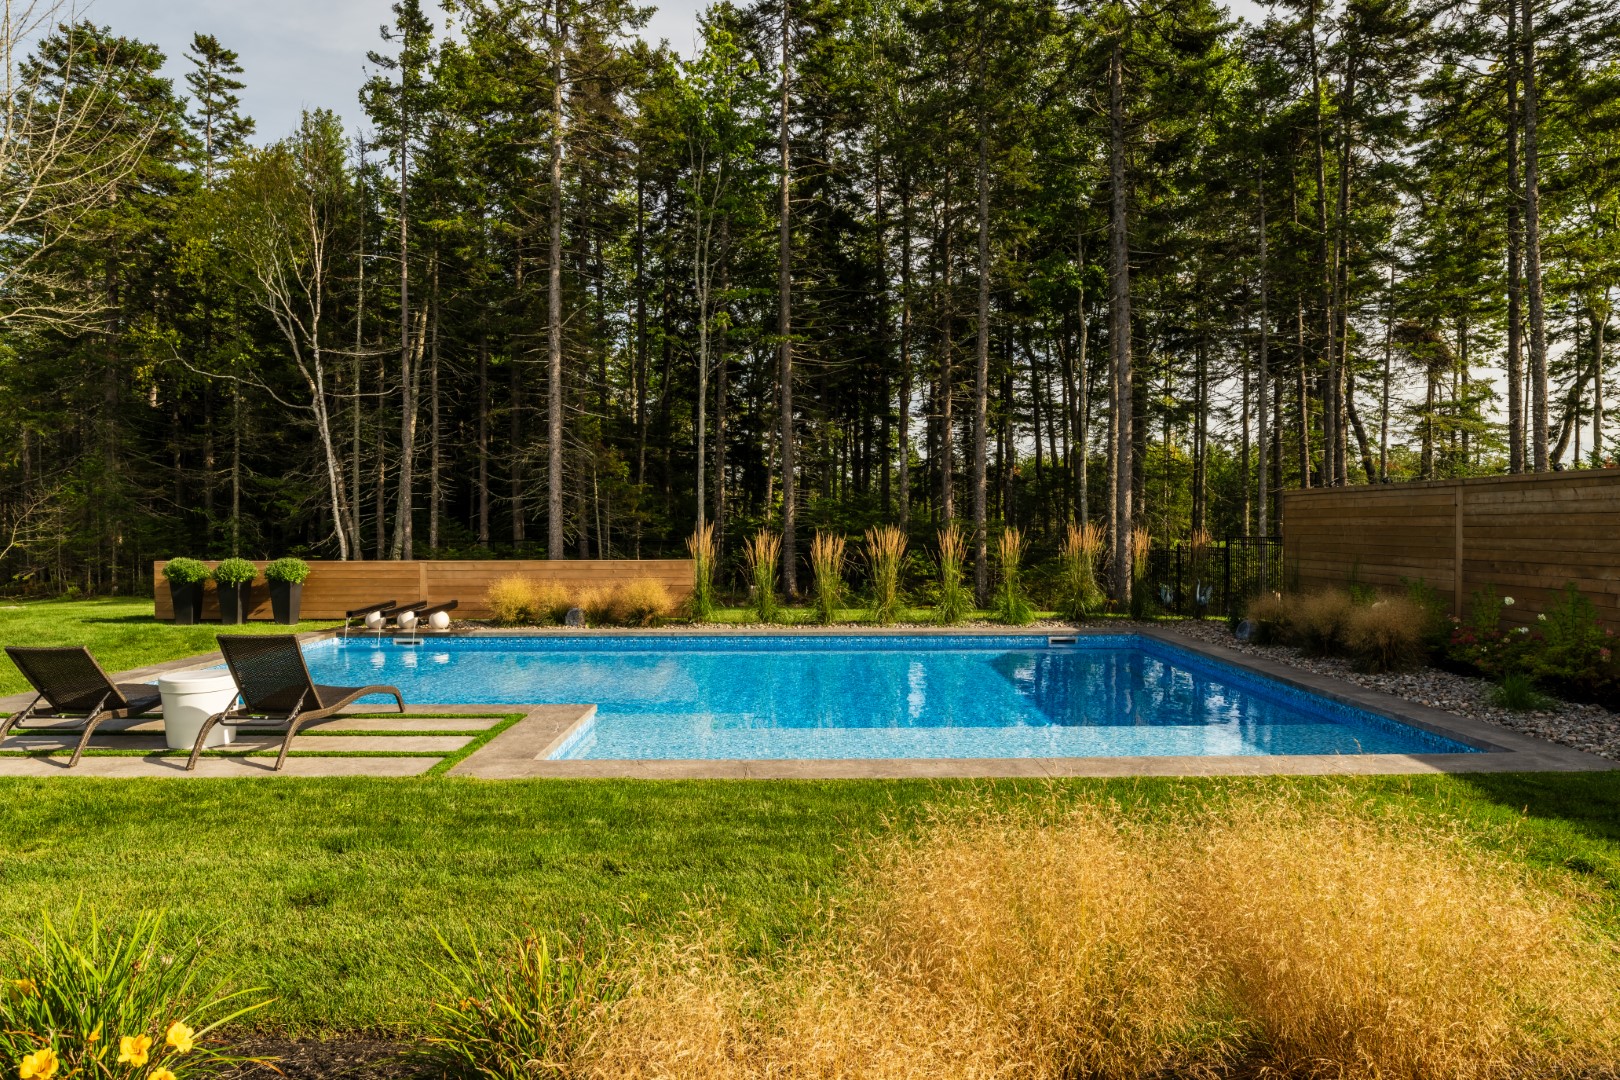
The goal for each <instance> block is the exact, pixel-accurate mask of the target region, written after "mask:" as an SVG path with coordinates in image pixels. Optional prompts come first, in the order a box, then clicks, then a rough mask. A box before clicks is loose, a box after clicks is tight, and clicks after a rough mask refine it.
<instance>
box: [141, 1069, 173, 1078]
mask: <svg viewBox="0 0 1620 1080" xmlns="http://www.w3.org/2000/svg"><path fill="white" fill-rule="evenodd" d="M146 1080H174V1073H172V1072H170V1071H169V1070H168V1069H165V1068H163V1067H162V1066H161V1065H160V1066H158V1067H157V1068H155V1069H153V1070H152V1071H151V1072H149V1073H147V1074H146Z"/></svg>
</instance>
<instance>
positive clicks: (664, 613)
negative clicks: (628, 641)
mask: <svg viewBox="0 0 1620 1080" xmlns="http://www.w3.org/2000/svg"><path fill="white" fill-rule="evenodd" d="M615 592H616V594H617V595H616V596H615V598H614V599H615V611H614V614H615V615H616V616H617V617H618V618H619V620H620V621H622V622H624V623H625V624H627V625H629V626H656V625H657V624H658V623H659V622H661V621H663V620H664V619H667V618H669V617H670V615H671V614H673V613H674V611H675V601H674V600H672V599H670V595H669V590H668V589H667V588H665V587H664V583H663V582H661V581H659V580H658V579H657V578H650V577H638V578H631V579H630V580H629V581H627V582H625V583H624V584H623V585H620V586H619V587H618V588H617V589H616V590H615Z"/></svg>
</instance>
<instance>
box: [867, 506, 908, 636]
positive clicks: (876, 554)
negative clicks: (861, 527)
mask: <svg viewBox="0 0 1620 1080" xmlns="http://www.w3.org/2000/svg"><path fill="white" fill-rule="evenodd" d="M866 561H867V564H868V566H869V568H870V570H871V574H872V621H873V622H875V623H877V624H878V625H879V626H889V625H891V624H893V623H894V622H895V621H896V620H898V619H899V618H900V603H901V596H900V572H901V570H902V568H903V567H904V566H905V561H906V534H905V533H904V532H902V531H901V530H900V528H899V527H898V526H896V525H880V526H878V527H877V528H875V529H867V530H866Z"/></svg>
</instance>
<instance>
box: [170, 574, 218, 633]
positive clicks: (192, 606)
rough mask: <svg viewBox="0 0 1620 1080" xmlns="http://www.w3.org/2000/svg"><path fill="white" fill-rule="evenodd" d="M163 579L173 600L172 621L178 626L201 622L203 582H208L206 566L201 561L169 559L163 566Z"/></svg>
mask: <svg viewBox="0 0 1620 1080" xmlns="http://www.w3.org/2000/svg"><path fill="white" fill-rule="evenodd" d="M163 577H164V579H165V580H167V581H168V583H169V596H170V597H171V598H172V599H173V600H174V621H175V622H176V623H177V624H179V625H180V626H190V625H191V624H192V623H199V622H202V602H203V582H205V581H207V580H208V564H207V563H205V562H203V561H202V560H201V559H185V558H181V559H170V560H169V561H168V562H167V563H164V564H163Z"/></svg>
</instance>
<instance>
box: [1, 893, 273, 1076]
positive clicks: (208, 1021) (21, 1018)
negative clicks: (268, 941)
mask: <svg viewBox="0 0 1620 1080" xmlns="http://www.w3.org/2000/svg"><path fill="white" fill-rule="evenodd" d="M11 945H12V949H11V955H10V956H9V957H8V958H7V959H8V960H9V961H10V962H9V963H7V964H6V965H5V971H6V978H5V981H4V983H3V984H0V1062H3V1066H4V1068H5V1071H6V1074H7V1075H8V1076H15V1077H19V1078H23V1080H68V1078H69V1077H100V1078H105V1080H200V1078H203V1077H209V1076H214V1075H217V1074H220V1073H222V1072H225V1071H227V1070H232V1069H235V1068H237V1067H239V1066H241V1065H243V1064H246V1063H247V1062H248V1060H249V1059H247V1058H243V1057H239V1056H234V1055H232V1054H231V1053H229V1048H228V1046H227V1045H226V1044H225V1043H224V1042H223V1041H222V1040H221V1039H220V1038H219V1036H218V1032H219V1030H220V1028H221V1027H223V1026H224V1025H225V1024H228V1023H229V1022H230V1021H232V1020H235V1019H237V1018H239V1017H242V1016H245V1015H246V1014H248V1013H251V1012H253V1011H254V1010H256V1009H259V1008H262V1007H263V1006H264V1005H267V1004H269V1002H268V1001H255V1002H245V1000H244V999H248V998H250V997H252V996H253V995H255V994H256V993H257V992H258V991H257V989H251V990H239V991H234V992H231V991H227V990H225V989H224V988H223V987H222V986H220V985H217V984H216V985H212V986H206V987H205V986H203V985H200V984H199V982H198V977H197V970H198V967H199V966H200V955H199V954H200V942H199V941H196V940H192V941H188V942H180V943H177V942H174V941H170V940H166V939H165V936H164V934H163V919H162V916H160V915H146V916H141V917H139V918H137V919H136V920H135V922H134V923H133V924H132V925H131V926H130V927H129V929H128V930H127V932H124V933H117V932H114V931H112V930H110V929H108V928H107V927H105V926H103V925H102V924H101V923H100V922H99V921H98V920H97V919H96V918H95V916H94V915H91V916H89V917H88V918H86V917H84V916H82V915H80V914H78V913H75V914H74V916H73V918H72V919H71V920H70V921H69V922H68V923H66V924H64V925H63V926H61V927H58V926H57V925H56V924H55V923H53V922H52V921H51V919H50V918H49V917H48V916H42V917H41V920H40V927H39V930H38V932H37V933H36V934H32V935H30V934H24V933H21V932H15V931H14V932H13V933H12V934H11Z"/></svg>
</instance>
